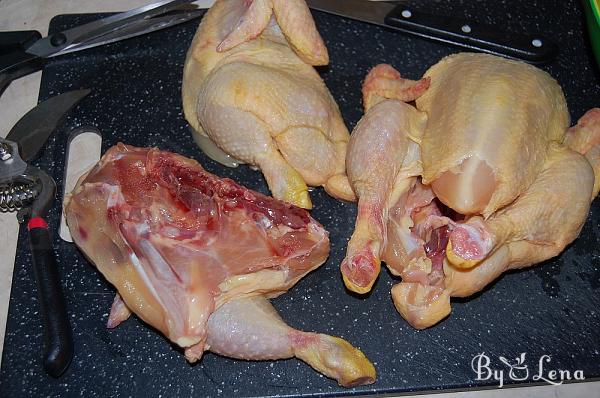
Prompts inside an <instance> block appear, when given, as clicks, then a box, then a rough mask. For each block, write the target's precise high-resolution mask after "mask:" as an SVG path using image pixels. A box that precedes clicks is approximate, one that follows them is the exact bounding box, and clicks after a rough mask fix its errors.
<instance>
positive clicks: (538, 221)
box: [341, 53, 600, 328]
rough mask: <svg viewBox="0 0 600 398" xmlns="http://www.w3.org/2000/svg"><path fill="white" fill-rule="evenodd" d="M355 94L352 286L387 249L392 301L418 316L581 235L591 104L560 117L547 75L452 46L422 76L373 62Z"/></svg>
mask: <svg viewBox="0 0 600 398" xmlns="http://www.w3.org/2000/svg"><path fill="white" fill-rule="evenodd" d="M363 98H364V105H365V115H364V117H363V118H362V119H361V121H360V122H359V123H358V125H357V126H356V128H355V130H354V131H353V133H352V136H351V140H350V143H349V147H348V155H347V170H348V176H349V179H350V183H351V184H352V186H353V188H354V191H355V192H356V195H357V196H358V198H359V200H358V209H359V210H358V216H357V220H356V227H355V231H354V233H353V235H352V238H351V240H350V242H349V244H348V249H347V255H346V258H345V259H344V261H343V262H342V265H341V271H342V275H343V279H344V282H345V284H346V286H347V288H348V289H350V290H352V291H355V292H358V293H365V292H368V291H369V290H370V289H371V287H372V285H373V283H374V281H375V280H376V278H377V275H378V274H379V270H380V262H381V261H382V260H383V261H384V262H385V263H386V265H387V266H388V268H389V269H390V271H391V272H392V273H393V274H394V275H397V276H400V277H401V278H402V282H401V283H399V284H397V285H396V286H394V287H393V288H392V299H393V301H394V304H395V306H396V308H397V310H398V311H399V312H400V314H401V315H402V316H403V317H404V318H405V319H406V320H407V321H408V322H409V323H410V324H411V325H412V326H414V327H415V328H426V327H429V326H432V325H434V324H436V323H437V322H439V321H440V320H442V319H443V318H445V317H446V316H447V315H448V314H450V311H451V307H450V298H451V297H467V296H470V295H472V294H474V293H476V292H478V291H480V290H481V289H483V288H484V287H485V286H486V285H488V284H489V283H490V282H492V281H493V280H494V279H496V278H497V277H498V276H499V275H501V274H502V273H503V272H504V271H506V270H509V269H515V268H524V267H528V266H531V265H533V264H536V263H539V262H541V261H544V260H546V259H548V258H551V257H554V256H556V255H558V254H559V253H560V252H561V251H562V250H563V249H564V248H565V246H566V245H568V244H569V243H570V242H572V241H573V240H574V239H575V238H576V237H577V236H578V234H579V232H580V231H581V228H582V226H583V224H584V222H585V219H586V217H587V214H588V211H589V207H590V204H591V201H592V200H593V198H594V197H595V196H596V195H597V193H598V190H599V185H600V183H599V181H600V109H593V110H590V111H588V112H587V113H586V114H585V115H584V116H583V117H582V118H581V119H580V121H579V123H578V124H577V125H576V126H575V127H572V128H570V129H569V128H568V126H569V114H568V110H567V104H566V101H565V99H564V95H563V93H562V90H561V88H560V86H559V85H558V83H557V82H556V81H555V80H554V79H552V78H551V77H550V76H549V75H548V74H547V73H545V72H543V71H541V70H539V69H537V68H535V67H533V66H531V65H527V64H524V63H521V62H518V61H512V60H506V59H503V58H499V57H495V56H491V55H484V54H466V53H464V54H456V55H452V56H449V57H446V58H444V59H443V60H441V61H440V62H439V63H437V64H436V65H434V66H433V67H431V68H430V69H429V70H428V71H427V72H426V74H425V76H424V77H423V79H421V80H420V81H410V80H406V79H403V78H402V77H401V76H400V74H399V73H398V72H397V71H396V70H394V69H393V68H392V67H391V66H389V65H378V66H377V67H375V68H374V69H372V70H371V72H370V73H369V75H368V76H367V78H366V80H365V82H364V85H363ZM412 100H415V103H416V107H415V106H412V105H410V104H407V103H406V102H409V101H412ZM383 165H385V167H382V166H383ZM556 187H560V189H557V188H556Z"/></svg>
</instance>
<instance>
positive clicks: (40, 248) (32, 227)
mask: <svg viewBox="0 0 600 398" xmlns="http://www.w3.org/2000/svg"><path fill="white" fill-rule="evenodd" d="M27 229H28V230H29V248H30V249H31V256H32V260H33V271H34V274H35V279H36V283H37V290H38V301H39V303H40V304H39V305H40V312H41V314H42V325H43V328H44V352H43V355H42V361H43V365H44V370H46V373H48V374H49V375H50V376H52V377H59V376H60V375H61V374H63V373H64V371H65V370H66V369H67V367H68V366H69V364H70V363H71V359H72V358H73V336H72V332H71V325H70V324H69V318H68V315H67V305H66V303H65V298H64V296H63V292H62V288H61V285H60V275H59V273H58V267H57V265H56V259H55V257H54V249H53V248H52V241H51V240H50V232H49V231H48V224H46V221H45V220H44V219H43V218H41V217H34V218H31V219H30V220H29V223H28V224H27Z"/></svg>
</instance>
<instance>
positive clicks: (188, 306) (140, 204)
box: [66, 144, 375, 386]
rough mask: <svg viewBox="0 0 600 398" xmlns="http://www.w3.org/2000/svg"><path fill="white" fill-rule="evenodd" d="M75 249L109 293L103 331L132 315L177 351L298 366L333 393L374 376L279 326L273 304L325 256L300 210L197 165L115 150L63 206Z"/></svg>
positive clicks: (338, 342) (335, 341)
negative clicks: (329, 383) (322, 378)
mask: <svg viewBox="0 0 600 398" xmlns="http://www.w3.org/2000/svg"><path fill="white" fill-rule="evenodd" d="M66 217H67V222H68V226H69V229H70V231H71V234H72V236H73V240H74V242H75V243H76V244H77V245H78V246H79V247H80V248H81V249H82V251H83V252H84V253H85V254H86V256H87V257H88V258H89V259H90V260H91V261H92V262H93V263H94V264H95V265H96V267H97V268H98V269H99V270H100V272H101V273H102V274H103V275H104V276H105V277H106V278H107V279H108V281H109V282H110V283H112V284H113V285H114V286H115V287H116V288H117V291H118V294H117V296H116V298H115V300H114V303H113V307H112V310H111V313H110V316H109V321H108V326H109V327H115V326H117V325H118V324H119V323H120V322H122V321H123V320H125V319H127V318H128V317H129V315H130V314H131V312H134V313H135V314H137V315H138V316H139V317H140V318H141V319H142V320H144V321H145V322H147V323H148V324H150V325H152V326H153V327H155V328H156V329H157V330H159V331H161V332H162V333H163V334H164V335H165V336H166V337H167V338H168V339H169V340H171V341H172V342H174V343H175V344H177V345H179V346H180V347H183V348H184V349H185V355H186V357H187V359H188V360H189V361H191V362H193V361H196V360H198V359H200V358H201V356H202V354H203V352H204V351H205V350H210V351H213V352H216V353H219V354H222V355H226V356H229V357H233V358H242V359H256V360H262V359H278V358H290V357H293V356H296V357H298V358H300V359H302V360H303V361H305V362H307V363H308V364H309V365H310V366H312V367H313V368H315V369H316V370H318V371H320V372H322V373H324V374H325V375H326V376H329V377H332V378H334V379H336V380H337V381H338V382H339V383H340V384H341V385H344V386H353V385H359V384H366V383H372V382H373V381H374V379H375V369H374V368H373V365H372V364H371V363H370V362H369V360H368V359H367V358H366V357H365V356H364V355H363V353H362V352H361V351H359V350H358V349H356V348H354V347H352V346H351V345H350V344H349V343H347V342H346V341H345V340H342V339H340V338H337V337H332V336H328V335H324V334H316V333H306V332H302V331H299V330H294V329H292V328H291V327H289V326H287V325H286V324H285V323H284V322H283V320H282V319H281V318H280V317H279V316H278V314H277V313H276V312H275V309H274V308H273V307H272V306H271V304H270V303H269V301H268V300H267V299H268V298H272V297H276V296H278V295H280V294H282V293H284V292H285V291H286V290H288V289H289V288H290V287H292V286H293V285H294V284H295V283H296V282H297V281H298V280H299V279H300V278H302V277H303V276H304V275H306V274H307V273H308V272H310V271H312V270H313V269H315V268H317V267H318V266H319V265H321V264H322V263H323V262H324V261H325V259H326V258H327V256H328V254H329V238H328V234H327V232H326V231H325V230H324V229H323V227H322V226H321V225H320V224H319V223H317V222H316V221H315V220H314V219H312V218H311V217H310V215H309V214H308V213H307V212H306V211H305V210H303V209H300V208H297V207H295V206H292V205H289V204H287V203H284V202H281V201H279V200H276V199H273V198H270V197H266V196H264V195H262V194H260V193H257V192H253V191H250V190H248V189H246V188H243V187H241V186H239V185H237V184H235V183H234V182H233V181H231V180H227V179H220V178H218V177H216V176H214V175H212V174H210V173H208V172H206V171H204V170H203V169H202V167H201V166H200V165H199V164H198V163H197V162H195V161H193V160H190V159H187V158H184V157H182V156H179V155H176V154H173V153H169V152H163V151H160V150H158V149H147V148H135V147H131V146H126V145H123V144H119V145H117V146H115V147H113V148H111V149H110V150H109V151H108V152H107V153H106V154H105V155H104V156H103V158H102V159H101V160H100V162H99V163H98V165H96V166H95V167H94V168H93V169H92V170H91V171H90V172H89V173H88V174H87V176H84V177H82V178H81V179H80V181H79V182H78V183H77V186H76V187H75V189H74V191H73V193H72V194H71V195H70V197H69V199H68V202H67V204H66Z"/></svg>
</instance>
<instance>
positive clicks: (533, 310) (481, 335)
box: [0, 0, 600, 397]
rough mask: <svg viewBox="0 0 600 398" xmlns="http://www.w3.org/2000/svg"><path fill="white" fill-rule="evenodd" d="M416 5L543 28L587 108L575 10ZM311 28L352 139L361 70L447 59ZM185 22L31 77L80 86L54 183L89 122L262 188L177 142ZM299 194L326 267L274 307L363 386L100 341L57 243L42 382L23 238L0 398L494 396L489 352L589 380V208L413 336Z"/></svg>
mask: <svg viewBox="0 0 600 398" xmlns="http://www.w3.org/2000/svg"><path fill="white" fill-rule="evenodd" d="M420 3H421V7H422V8H423V9H427V10H432V9H435V11H436V12H438V13H448V14H450V13H452V14H455V15H460V16H467V17H472V18H475V19H476V20H479V21H480V22H486V23H495V24H500V25H502V26H504V28H505V29H506V30H507V31H529V32H543V33H544V34H545V35H547V36H549V37H552V38H553V39H554V40H556V41H557V42H558V43H559V44H560V48H561V53H560V56H559V58H558V59H556V60H555V61H554V62H553V63H552V64H551V65H548V66H546V67H544V69H545V70H547V71H548V72H550V73H551V74H552V75H553V76H554V77H555V78H557V79H558V81H559V82H560V84H561V85H562V86H563V88H564V91H565V94H566V97H567V101H568V103H569V107H570V110H571V115H572V117H573V119H574V120H576V119H577V118H579V117H580V116H581V115H582V114H583V113H584V111H585V110H587V109H589V108H591V107H593V106H598V105H600V87H599V79H598V73H597V71H596V70H595V69H594V68H595V67H594V65H593V64H592V56H591V52H590V48H589V45H588V42H587V37H586V36H585V34H584V27H583V17H582V13H581V10H580V7H579V4H578V3H576V2H574V1H564V0H553V1H542V0H537V1H528V2H520V1H492V0H490V1H466V0H465V1H458V0H457V1H450V0H447V1H438V2H436V1H429V2H425V1H420ZM97 17H98V16H90V15H85V16H60V17H57V18H55V19H54V20H53V22H52V24H51V30H52V31H57V30H61V29H64V28H67V27H71V26H73V25H77V24H79V23H83V22H87V21H89V20H91V19H94V18H97ZM315 19H316V21H317V25H318V27H319V29H320V31H321V33H322V35H323V37H324V38H325V40H326V42H327V45H328V47H329V51H330V57H331V65H330V66H329V67H328V68H323V69H321V70H320V71H321V72H322V76H323V78H324V79H325V81H326V83H327V85H328V86H329V88H330V89H331V91H332V92H333V95H334V97H335V98H336V99H337V100H338V102H339V105H340V107H341V109H342V113H343V115H344V118H345V120H346V123H347V124H348V126H349V127H353V126H354V125H355V124H356V122H357V121H358V119H359V118H360V116H361V112H362V109H361V102H360V97H361V96H360V84H361V80H362V79H363V78H364V76H365V74H366V73H367V71H368V69H369V68H370V67H372V66H373V65H374V64H376V63H380V62H387V63H391V64H393V65H394V66H395V67H396V68H398V69H399V70H400V71H401V72H402V73H403V74H404V75H405V76H407V77H410V78H417V77H419V76H420V75H421V74H422V73H423V72H425V70H426V69H427V68H428V66H430V65H432V64H433V63H435V62H436V61H438V60H439V59H440V58H441V57H443V56H444V55H448V54H451V53H453V52H456V51H458V50H457V49H456V48H452V47H449V46H446V45H442V44H437V43H433V42H429V41H424V40H422V39H417V38H413V37H409V36H405V35H402V34H400V33H396V32H391V31H386V30H384V29H381V28H378V27H375V26H370V25H366V24H363V23H359V22H353V21H349V20H345V19H342V18H338V17H334V16H330V15H326V14H321V13H315ZM196 24H197V21H194V22H190V23H188V24H186V25H182V26H179V27H175V28H173V29H170V30H165V31H161V32H158V33H155V34H151V35H147V36H144V37H139V38H135V39H132V40H128V41H125V42H121V43H115V44H111V45H107V46H105V47H100V48H96V49H92V50H89V51H85V52H81V53H75V54H72V55H67V56H64V57H61V58H57V59H54V60H52V61H50V63H49V64H48V65H47V66H46V68H45V70H44V75H43V79H42V88H41V92H40V99H46V98H48V97H50V96H53V95H56V94H59V93H62V92H65V91H68V90H71V89H77V88H91V89H92V94H91V95H90V96H89V97H88V98H87V99H85V100H84V101H83V102H82V103H81V105H80V106H79V107H78V108H76V109H75V110H74V111H73V112H72V113H71V115H70V117H69V118H68V119H67V121H66V123H65V125H64V126H63V127H62V128H61V129H60V130H59V131H58V132H57V134H56V135H55V136H54V138H53V139H52V140H50V142H49V143H48V146H47V148H46V150H45V152H44V154H43V157H42V159H41V160H40V161H39V165H40V166H41V167H43V168H45V169H46V170H48V171H50V172H51V173H52V174H53V175H54V178H55V179H56V181H57V183H58V184H59V186H60V184H61V183H62V180H63V165H64V146H65V143H66V138H67V135H68V132H69V131H70V130H71V129H73V128H75V127H77V126H80V125H94V126H96V127H98V128H99V129H100V130H101V131H102V132H103V134H104V143H103V147H104V149H106V148H108V147H109V146H111V145H113V144H115V143H116V142H118V141H123V142H126V143H129V144H133V145H139V146H158V147H161V148H163V149H168V150H171V151H176V152H179V153H182V154H184V155H187V156H191V157H194V158H196V159H198V160H199V161H200V162H201V163H202V164H203V165H204V166H205V167H206V169H208V170H209V171H211V172H213V173H216V174H218V175H221V176H226V177H230V178H233V179H235V180H237V181H239V182H240V183H242V184H244V185H246V186H249V187H251V188H253V189H257V190H259V191H262V192H267V189H266V185H265V182H264V180H263V178H262V176H261V174H260V173H258V172H254V171H251V170H250V169H249V168H248V167H245V166H244V167H240V168H238V169H227V168H225V167H222V166H220V165H218V164H215V163H214V162H212V161H210V160H208V159H207V158H206V157H205V156H204V155H203V154H201V153H200V152H199V151H198V150H197V149H196V147H195V145H194V144H193V142H192V140H191V138H190V134H189V131H188V126H187V123H186V122H185V121H184V119H183V117H182V111H181V100H180V94H179V90H180V85H181V71H182V67H183V62H184V57H185V52H186V49H187V47H188V45H189V43H190V41H191V39H192V36H193V34H194V31H195V28H196ZM448 144H449V143H442V142H441V143H440V145H448ZM556 189H560V187H556ZM312 196H313V198H314V204H315V209H314V210H313V212H312V214H313V216H314V217H315V218H316V219H318V220H320V221H321V222H322V223H323V224H324V225H325V227H326V228H327V229H328V230H329V231H330V233H331V242H332V247H331V255H330V258H329V260H328V261H327V263H326V264H324V265H323V266H322V267H321V268H320V269H318V270H317V271H316V272H313V273H311V274H310V275H308V276H307V277H306V278H304V279H303V280H302V281H300V283H298V285H297V286H296V287H294V288H293V289H292V290H291V291H290V292H288V293H287V294H285V295H283V296H281V297H280V298H278V299H276V300H274V304H275V306H276V307H277V308H278V310H279V311H280V312H281V315H282V316H283V317H284V318H285V319H286V320H287V321H288V322H289V323H290V324H292V325H293V326H295V327H297V328H301V329H306V330H316V331H320V332H326V333H330V334H336V335H340V336H343V337H344V338H346V339H348V340H349V341H350V342H352V343H353V344H355V345H357V346H358V347H360V348H361V349H362V350H363V351H364V352H365V353H366V354H367V356H369V358H371V359H372V360H373V362H374V363H375V366H376V368H377V371H378V379H377V382H376V383H375V384H374V385H372V386H366V387H359V388H356V389H352V390H344V389H342V388H340V387H339V386H337V384H336V383H335V382H333V381H332V380H329V379H327V378H324V377H322V376H320V375H319V374H317V373H316V372H315V371H313V370H312V369H311V368H309V367H308V366H306V365H305V364H304V363H302V362H300V361H297V360H285V361H277V362H245V361H236V360H231V359H227V358H223V357H219V356H217V355H213V354H210V353H207V354H206V355H205V357H204V358H203V359H202V361H201V362H200V363H198V364H195V365H189V364H188V363H187V362H186V361H185V359H184V357H183V355H182V353H181V351H180V350H179V349H177V348H176V347H174V346H173V345H171V344H169V343H168V342H167V341H166V340H165V339H164V338H163V337H162V336H160V335H159V334H158V333H156V332H155V331H154V330H152V329H150V328H149V327H147V326H145V325H144V324H142V323H141V322H140V321H139V320H138V319H136V318H135V317H132V318H131V319H130V320H128V321H127V322H125V323H124V324H122V325H121V326H120V327H118V328H117V329H115V330H112V331H109V330H107V329H106V328H105V323H106V320H107V316H108V312H109V308H110V305H111V302H112V299H113V295H114V290H113V288H112V287H111V286H109V284H108V283H107V282H106V281H105V280H104V279H103V278H102V276H101V275H100V274H99V273H98V272H97V271H96V270H95V269H94V268H93V267H92V266H91V265H90V264H89V263H88V262H87V261H86V260H85V258H84V257H83V256H82V254H81V253H80V252H79V251H78V250H77V248H76V247H75V246H73V245H71V244H68V243H65V242H62V241H61V240H60V239H59V238H58V237H56V238H55V247H56V251H57V255H58V262H59V264H60V267H61V273H62V280H63V283H64V290H65V292H66V296H67V301H68V306H69V312H70V319H71V322H72V325H73V330H74V334H75V359H74V360H73V363H72V364H71V367H70V368H69V370H68V371H67V372H66V374H65V375H64V376H63V377H62V378H61V379H59V380H54V379H52V378H50V377H48V376H46V375H45V374H44V373H43V372H42V370H41V364H40V353H41V345H42V335H41V326H40V322H39V319H38V312H37V311H38V305H37V298H36V294H35V286H34V283H33V275H32V270H31V264H30V262H31V258H30V256H29V254H28V251H27V245H26V241H25V234H24V232H23V231H21V236H20V242H19V251H18V253H17V260H16V265H15V273H14V279H13V286H12V293H11V301H10V310H9V316H8V325H7V333H6V339H5V342H4V356H3V360H2V370H1V375H0V395H2V396H3V397H17V396H34V397H39V396H85V397H108V396H119V397H121V396H144V397H155V396H163V397H166V396H169V397H198V396H223V397H229V396H234V395H239V396H265V395H268V396H271V395H278V396H295V395H337V394H354V395H356V394H371V393H390V392H406V391H423V390H436V389H465V388H472V387H484V386H490V385H491V386H493V385H496V384H497V383H496V382H495V381H491V380H490V381H477V380H475V374H474V373H473V371H472V370H471V360H472V358H473V357H474V356H475V355H476V354H478V353H481V352H485V353H486V354H487V355H489V356H490V358H491V361H492V366H493V367H495V368H497V369H505V370H508V369H506V368H505V367H504V365H502V363H501V362H500V361H499V359H498V357H499V356H504V357H506V358H509V359H511V360H512V358H515V357H517V356H518V355H519V354H520V353H522V352H525V353H526V363H527V364H528V365H529V367H530V369H531V371H532V373H533V372H534V368H535V369H537V363H538V360H539V358H540V357H541V356H542V355H544V354H547V355H550V356H551V358H552V362H551V363H550V364H548V365H547V366H548V369H549V368H554V369H559V368H560V369H569V370H572V371H575V370H577V369H580V370H582V371H583V372H584V375H585V377H586V379H588V380H589V379H591V378H595V377H598V376H600V201H596V202H595V203H594V204H593V205H592V209H591V211H590V216H589V219H588V221H587V223H586V224H585V227H584V228H583V231H582V233H581V236H580V238H579V239H577V240H576V241H575V243H573V244H572V245H571V246H570V247H569V248H568V249H567V250H566V251H565V252H564V253H563V254H562V255H561V256H559V257H558V258H555V259H553V260H551V261H548V262H546V263H544V264H542V265H540V266H537V267H535V268H532V269H529V270H525V271H522V272H513V273H509V274H507V275H504V276H503V277H502V278H500V279H499V280H498V281H497V282H496V283H494V284H493V285H492V286H491V287H489V288H487V289H486V290H485V291H484V292H483V293H482V294H478V295H476V296H475V297H473V298H471V299H468V300H455V302H454V304H453V312H452V315H451V316H450V317H449V318H448V319H447V320H445V321H443V322H442V323H441V324H439V325H438V326H436V327H433V328H431V329H428V330H424V331H416V330H414V329H412V328H411V327H410V326H408V325H407V323H406V322H405V321H404V320H403V319H402V318H400V316H399V315H398V314H397V313H396V311H395V309H394V306H393V304H392V301H391V299H390V295H389V292H390V288H391V287H392V285H393V284H395V283H397V280H395V279H394V278H393V277H391V276H390V274H389V273H388V272H386V271H383V272H382V275H381V277H380V278H379V281H378V282H377V284H376V285H375V287H374V289H373V292H372V294H370V295H368V297H364V298H359V297H356V296H353V295H350V294H348V293H347V292H346V291H345V290H344V288H343V285H342V282H341V278H340V276H339V271H338V265H339V263H340V261H341V259H342V258H343V255H344V251H345V245H346V242H347V240H348V238H349V237H350V234H351V232H352V227H353V223H354V218H355V214H356V207H355V205H354V204H348V203H342V202H338V201H335V200H333V199H332V198H330V197H328V196H327V195H325V194H324V192H323V190H322V189H317V190H315V191H314V192H313V193H312ZM58 209H59V203H58V201H57V203H56V206H55V208H54V209H53V211H52V213H51V215H50V221H51V225H52V226H53V227H54V230H55V231H56V229H57V225H58V215H59V214H58ZM56 235H58V234H56ZM530 381H531V380H530Z"/></svg>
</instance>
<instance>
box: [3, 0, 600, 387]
mask: <svg viewBox="0 0 600 398" xmlns="http://www.w3.org/2000/svg"><path fill="white" fill-rule="evenodd" d="M147 2H148V1H147V0H124V1H118V0H105V1H103V2H98V1H91V0H81V1H69V0H53V1H49V0H43V1H40V0H38V1H34V0H0V30H3V31H4V30H33V29H35V30H39V31H40V32H42V34H46V33H47V29H48V24H49V21H50V19H51V18H52V17H53V16H55V15H58V14H67V13H91V12H106V11H122V10H125V9H131V8H135V7H138V6H140V5H142V4H145V3H147ZM40 77H41V72H38V73H36V74H33V75H30V76H26V77H24V78H21V79H19V80H17V81H15V82H13V83H12V84H11V85H10V86H9V87H8V89H7V90H6V91H5V92H4V94H3V95H2V96H1V97H0V120H2V121H3V123H1V124H0V134H1V135H2V136H3V137H4V136H6V134H7V133H8V131H9V130H10V128H11V127H12V126H13V125H14V124H15V123H16V121H17V120H19V118H20V117H21V116H22V115H23V114H25V113H26V112H27V111H28V110H29V109H31V108H32V107H33V106H35V104H36V103H37V97H38V90H39V85H40ZM17 233H18V224H17V223H16V219H15V216H14V214H0V239H1V240H2V242H3V245H2V247H0V357H1V352H2V346H3V342H4V327H5V326H4V325H5V323H6V316H7V308H8V301H9V297H10V287H11V280H12V272H13V264H14V257H15V256H14V254H15V250H16V239H14V237H15V236H16V235H17ZM0 388H1V387H0ZM598 391H600V382H588V383H578V384H570V385H563V386H539V387H526V388H511V389H509V390H487V391H469V392H460V393H443V394H437V395H436V396H438V397H441V398H450V397H453V398H459V397H475V398H488V397H489V398H491V397H494V398H495V397H507V396H508V395H509V394H511V395H512V396H513V397H517V398H518V397H526V396H527V397H531V396H533V397H548V396H553V397H578V396H581V397H590V396H594V394H598Z"/></svg>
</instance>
